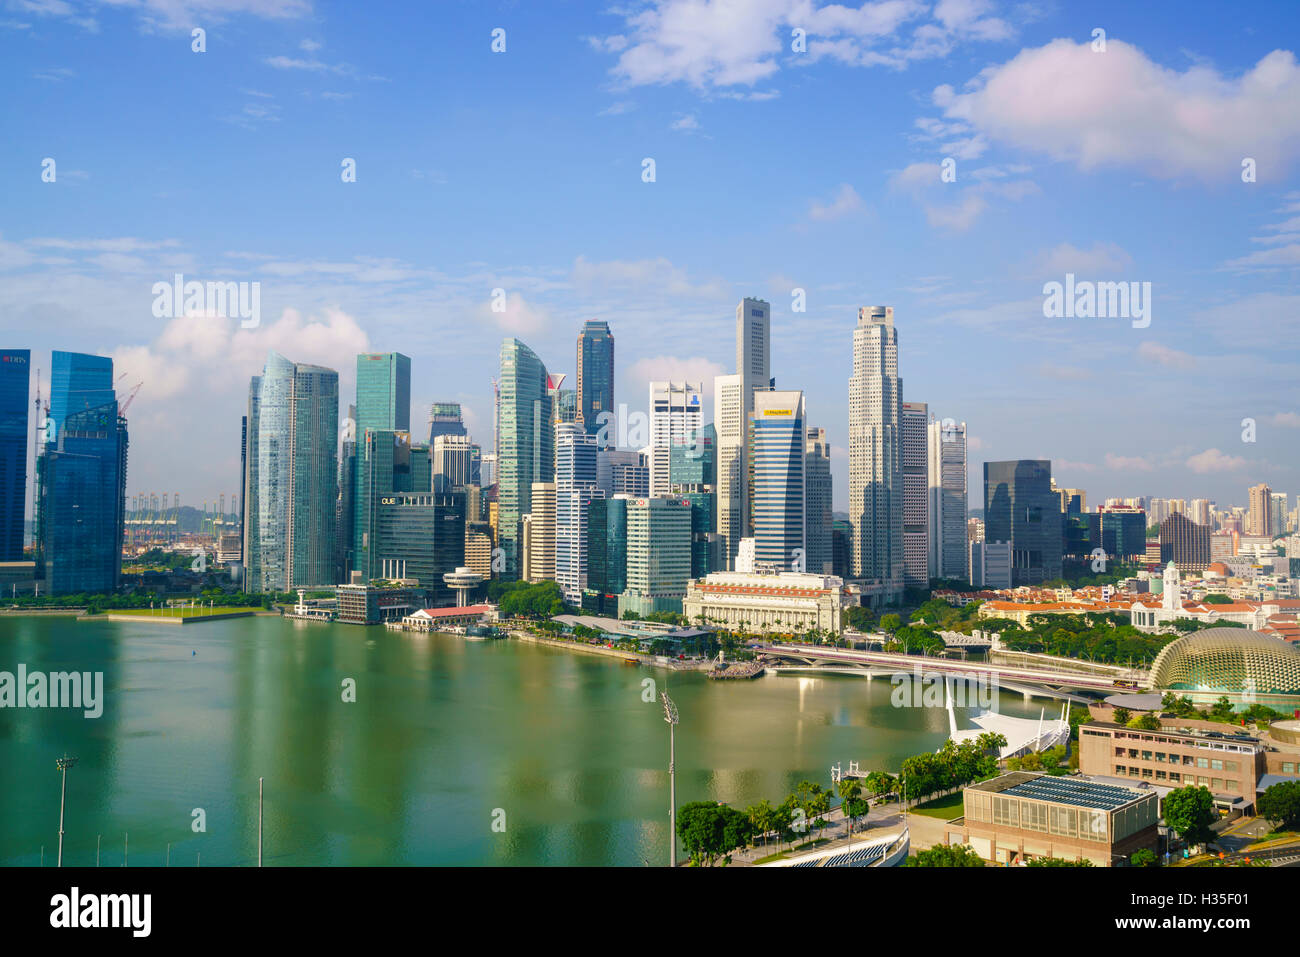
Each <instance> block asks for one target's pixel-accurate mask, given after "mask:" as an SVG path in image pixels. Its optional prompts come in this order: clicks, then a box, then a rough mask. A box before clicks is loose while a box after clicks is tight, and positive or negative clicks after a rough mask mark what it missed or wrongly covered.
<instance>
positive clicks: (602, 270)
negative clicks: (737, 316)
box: [571, 256, 726, 298]
mask: <svg viewBox="0 0 1300 957" xmlns="http://www.w3.org/2000/svg"><path fill="white" fill-rule="evenodd" d="M571 279H572V282H573V285H574V287H575V288H576V289H578V291H579V292H582V293H584V294H585V293H589V292H591V291H593V290H596V289H600V288H605V287H615V286H622V287H631V288H634V289H643V290H646V291H648V292H653V293H655V294H657V295H658V294H666V295H669V296H704V297H710V298H712V297H717V296H721V295H725V294H726V288H725V286H723V285H722V284H720V283H716V282H704V283H693V282H691V281H690V279H689V278H688V276H687V274H686V270H684V269H682V268H681V267H679V266H674V265H673V264H672V262H670V261H669V260H668V259H666V258H664V257H662V256H660V257H659V258H657V259H638V260H621V259H615V260H609V261H606V262H591V261H590V260H588V259H587V258H586V257H585V256H579V257H578V258H577V259H576V260H574V262H573V271H572V274H571Z"/></svg>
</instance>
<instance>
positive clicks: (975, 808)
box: [946, 771, 1160, 867]
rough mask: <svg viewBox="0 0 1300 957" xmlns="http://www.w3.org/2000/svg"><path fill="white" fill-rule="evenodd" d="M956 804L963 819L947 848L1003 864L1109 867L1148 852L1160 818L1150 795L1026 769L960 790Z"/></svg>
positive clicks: (950, 827)
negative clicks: (1041, 861) (1053, 861)
mask: <svg viewBox="0 0 1300 957" xmlns="http://www.w3.org/2000/svg"><path fill="white" fill-rule="evenodd" d="M962 805H963V810H964V814H963V816H962V817H961V818H959V819H957V820H955V821H951V822H949V823H948V824H947V825H946V828H947V832H948V833H947V839H948V843H950V844H969V845H970V846H971V847H973V848H974V849H975V853H977V854H979V856H980V857H982V858H984V859H985V860H988V861H993V862H995V863H998V864H1006V865H1016V864H1023V863H1025V862H1027V861H1028V860H1029V859H1031V858H1035V857H1059V858H1065V859H1066V860H1082V859H1087V860H1089V861H1091V862H1092V863H1093V864H1094V865H1096V866H1098V867H1110V866H1112V865H1114V864H1117V863H1120V862H1122V861H1123V860H1124V859H1125V858H1127V857H1129V855H1131V854H1132V853H1133V852H1134V851H1137V850H1140V849H1141V848H1144V847H1145V848H1152V849H1154V848H1155V846H1156V822H1157V820H1158V819H1159V817H1160V810H1159V807H1158V805H1159V799H1158V798H1157V797H1156V793H1155V792H1154V791H1153V790H1149V789H1142V788H1136V787H1124V786H1120V785H1114V784H1102V783H1099V782H1096V781H1091V780H1089V779H1088V778H1086V777H1082V776H1079V775H1070V776H1060V777H1057V776H1054V775H1050V774H1031V773H1029V772H1026V771H1012V772H1009V773H1007V774H1003V775H1000V776H999V777H996V778H992V779H990V780H988V781H981V782H979V783H978V784H972V785H970V786H969V787H966V788H964V789H963V790H962Z"/></svg>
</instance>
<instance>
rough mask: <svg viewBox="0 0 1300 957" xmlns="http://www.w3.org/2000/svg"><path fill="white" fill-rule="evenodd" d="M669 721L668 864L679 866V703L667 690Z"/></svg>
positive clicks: (666, 711) (666, 708) (667, 717)
mask: <svg viewBox="0 0 1300 957" xmlns="http://www.w3.org/2000/svg"><path fill="white" fill-rule="evenodd" d="M659 697H660V698H662V699H663V702H664V721H666V722H668V866H669V867H676V866H677V741H676V736H675V732H676V730H677V705H675V704H673V699H672V698H670V697H668V692H667V691H662V692H660V693H659Z"/></svg>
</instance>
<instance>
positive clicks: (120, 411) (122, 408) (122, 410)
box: [117, 380, 144, 416]
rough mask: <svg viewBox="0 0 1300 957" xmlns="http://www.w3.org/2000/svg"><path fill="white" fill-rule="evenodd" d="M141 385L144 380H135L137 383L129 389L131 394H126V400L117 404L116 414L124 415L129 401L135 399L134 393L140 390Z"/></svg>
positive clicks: (129, 403)
mask: <svg viewBox="0 0 1300 957" xmlns="http://www.w3.org/2000/svg"><path fill="white" fill-rule="evenodd" d="M142 385H144V381H143V380H141V381H140V382H137V383H136V384H135V388H134V389H132V390H131V394H130V395H128V396H127V397H126V401H125V402H123V403H122V404H121V405H119V406H118V408H117V414H118V415H121V416H125V415H126V410H127V409H128V408H129V407H130V405H131V403H132V402H133V401H134V400H135V397H136V394H137V393H138V392H139V391H140V387H141V386H142Z"/></svg>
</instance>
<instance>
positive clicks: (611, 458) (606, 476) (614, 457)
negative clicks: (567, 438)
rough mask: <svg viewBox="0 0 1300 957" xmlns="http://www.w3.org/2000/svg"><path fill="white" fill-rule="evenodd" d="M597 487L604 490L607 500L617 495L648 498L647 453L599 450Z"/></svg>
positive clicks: (597, 456) (648, 469) (648, 473)
mask: <svg viewBox="0 0 1300 957" xmlns="http://www.w3.org/2000/svg"><path fill="white" fill-rule="evenodd" d="M596 485H597V487H599V488H601V489H604V491H605V497H606V498H613V497H614V496H615V495H630V496H632V497H633V498H646V497H648V496H649V495H650V466H649V464H648V462H647V460H646V455H645V453H644V452H640V451H637V450H635V449H598V450H597V452H596Z"/></svg>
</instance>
